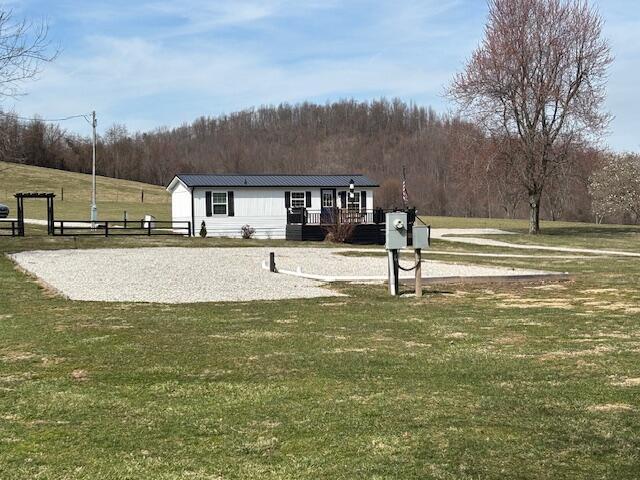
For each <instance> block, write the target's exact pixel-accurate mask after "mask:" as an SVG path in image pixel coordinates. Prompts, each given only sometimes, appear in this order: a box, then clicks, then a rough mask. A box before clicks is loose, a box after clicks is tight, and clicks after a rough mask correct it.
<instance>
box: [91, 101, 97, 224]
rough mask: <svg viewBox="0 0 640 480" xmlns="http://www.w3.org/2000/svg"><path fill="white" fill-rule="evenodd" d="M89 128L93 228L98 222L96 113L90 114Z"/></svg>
mask: <svg viewBox="0 0 640 480" xmlns="http://www.w3.org/2000/svg"><path fill="white" fill-rule="evenodd" d="M91 126H92V127H93V162H92V168H91V176H92V181H91V184H92V191H91V226H92V227H93V228H95V225H94V223H95V222H96V221H97V220H98V207H97V205H96V141H97V140H96V127H97V126H98V121H97V120H96V111H95V110H94V111H93V112H91Z"/></svg>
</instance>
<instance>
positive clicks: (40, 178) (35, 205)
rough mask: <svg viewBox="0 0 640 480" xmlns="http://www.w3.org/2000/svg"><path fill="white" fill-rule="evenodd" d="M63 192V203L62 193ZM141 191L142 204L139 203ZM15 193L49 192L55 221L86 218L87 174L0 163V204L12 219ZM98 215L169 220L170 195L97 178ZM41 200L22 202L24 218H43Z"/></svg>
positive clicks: (151, 187) (153, 188)
mask: <svg viewBox="0 0 640 480" xmlns="http://www.w3.org/2000/svg"><path fill="white" fill-rule="evenodd" d="M63 190H64V200H63V196H62V193H63ZM142 191H144V203H142V201H141V200H142ZM17 192H53V193H55V194H56V200H55V215H56V219H58V220H65V219H68V220H85V219H89V217H90V207H91V175H86V174H82V173H72V172H65V171H61V170H54V169H51V168H40V167H32V166H27V165H19V164H15V163H5V162H0V203H4V204H5V205H8V206H9V208H11V216H15V213H16V212H15V210H16V200H15V198H14V197H13V195H14V194H15V193H17ZM96 192H97V205H98V216H99V218H100V219H103V220H121V219H122V218H123V215H124V212H125V211H126V212H127V215H128V217H129V218H130V219H132V220H134V219H136V220H139V219H141V218H143V217H144V215H145V214H151V215H154V216H155V217H156V218H158V219H164V220H170V219H171V196H170V195H169V194H168V193H167V192H166V190H165V189H164V188H163V187H160V186H157V185H149V184H146V183H139V182H130V181H128V180H117V179H114V178H106V177H97V180H96ZM46 211H47V209H46V202H45V201H44V200H26V201H25V218H36V219H46V218H47V213H46Z"/></svg>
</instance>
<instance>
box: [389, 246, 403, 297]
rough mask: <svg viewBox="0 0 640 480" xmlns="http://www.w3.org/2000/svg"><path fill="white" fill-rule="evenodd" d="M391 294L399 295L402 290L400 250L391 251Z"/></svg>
mask: <svg viewBox="0 0 640 480" xmlns="http://www.w3.org/2000/svg"><path fill="white" fill-rule="evenodd" d="M387 253H388V257H389V258H388V260H389V293H390V294H391V295H392V296H394V297H395V296H396V295H398V292H399V290H400V288H399V286H400V285H399V280H398V250H389V251H388V252H387Z"/></svg>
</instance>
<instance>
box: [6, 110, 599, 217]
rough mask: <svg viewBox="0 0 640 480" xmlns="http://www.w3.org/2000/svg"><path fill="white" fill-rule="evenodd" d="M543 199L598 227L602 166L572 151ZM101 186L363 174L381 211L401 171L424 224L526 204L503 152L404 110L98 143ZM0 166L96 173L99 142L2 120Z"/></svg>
mask: <svg viewBox="0 0 640 480" xmlns="http://www.w3.org/2000/svg"><path fill="white" fill-rule="evenodd" d="M569 154H570V155H571V157H572V161H570V162H566V163H565V164H564V167H563V168H560V169H558V171H557V172H555V173H554V175H553V177H552V178H551V179H550V181H549V183H548V185H547V188H546V189H545V192H544V196H543V200H542V210H541V214H542V217H543V218H546V219H552V220H558V219H564V220H584V221H588V220H592V219H593V211H592V207H591V203H592V202H591V195H590V192H589V179H590V177H591V175H592V174H593V172H594V171H595V169H596V168H598V166H599V165H600V164H601V163H602V162H603V154H602V153H601V152H599V151H597V150H595V149H592V148H588V147H583V146H580V145H575V146H573V148H572V150H571V151H570V153H569ZM97 155H98V162H97V171H98V174H99V175H104V176H108V177H113V178H122V179H128V180H137V181H142V182H148V183H153V184H158V185H167V184H168V182H169V181H170V180H171V179H172V178H173V176H174V175H175V174H176V173H180V172H200V173H202V172H206V173H209V172H210V173H236V172H237V173H294V174H296V173H297V174H305V173H317V174H330V173H345V172H346V173H364V174H366V175H368V176H370V177H371V178H373V179H374V180H376V181H377V182H379V183H380V185H381V188H380V189H379V191H378V194H377V199H376V204H377V205H380V206H384V207H394V206H401V204H402V197H401V190H402V187H401V186H402V178H401V172H402V166H403V165H405V166H406V172H407V188H408V191H409V196H410V203H411V204H412V205H415V206H416V207H417V208H418V209H419V211H420V212H421V213H423V214H432V215H455V216H466V217H472V216H481V217H510V218H516V217H522V216H524V215H526V212H527V208H528V205H527V195H526V191H523V189H522V186H521V184H520V182H519V178H518V177H517V175H515V173H514V170H513V168H512V166H511V165H510V162H509V159H508V158H506V157H505V155H504V154H503V151H502V148H501V147H500V142H499V141H497V140H496V138H494V137H492V136H490V135H489V134H487V133H486V132H485V131H483V130H482V129H481V128H479V127H478V126H477V125H476V124H474V123H471V122H469V121H464V120H461V119H460V118H458V117H457V116H454V115H443V114H438V113H436V112H435V111H434V110H433V109H431V108H426V107H422V106H418V105H414V104H407V103H405V102H403V101H400V100H397V99H395V100H386V99H380V100H375V101H371V102H358V101H355V100H343V101H338V102H333V103H327V104H323V105H319V104H313V103H306V102H305V103H300V104H295V105H290V104H282V105H278V106H263V107H260V108H255V109H249V110H244V111H241V112H236V113H232V114H228V115H220V116H216V117H201V118H198V119H197V120H195V121H194V122H192V123H190V124H185V125H182V126H179V127H176V128H158V129H156V130H153V131H150V132H145V133H142V132H130V131H129V130H128V129H127V127H126V126H125V125H120V124H116V125H112V126H111V127H109V128H108V129H107V130H106V131H105V132H104V134H103V135H100V136H99V138H98V147H97ZM0 159H2V160H3V161H8V162H17V163H23V164H29V165H36V166H42V167H50V168H57V169H63V170H70V171H75V172H82V173H89V172H90V171H91V161H90V160H91V139H90V138H89V137H83V136H80V135H77V134H75V133H71V132H67V131H65V130H64V129H63V128H62V127H61V126H60V125H58V124H51V123H46V122H43V121H41V120H39V119H37V118H34V119H33V120H31V121H26V122H25V121H21V120H19V119H18V118H17V117H15V116H13V115H11V114H4V115H2V116H1V117H0Z"/></svg>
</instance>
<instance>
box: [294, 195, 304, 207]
mask: <svg viewBox="0 0 640 480" xmlns="http://www.w3.org/2000/svg"><path fill="white" fill-rule="evenodd" d="M305 206H306V200H305V193H304V192H291V208H304V207H305Z"/></svg>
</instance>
